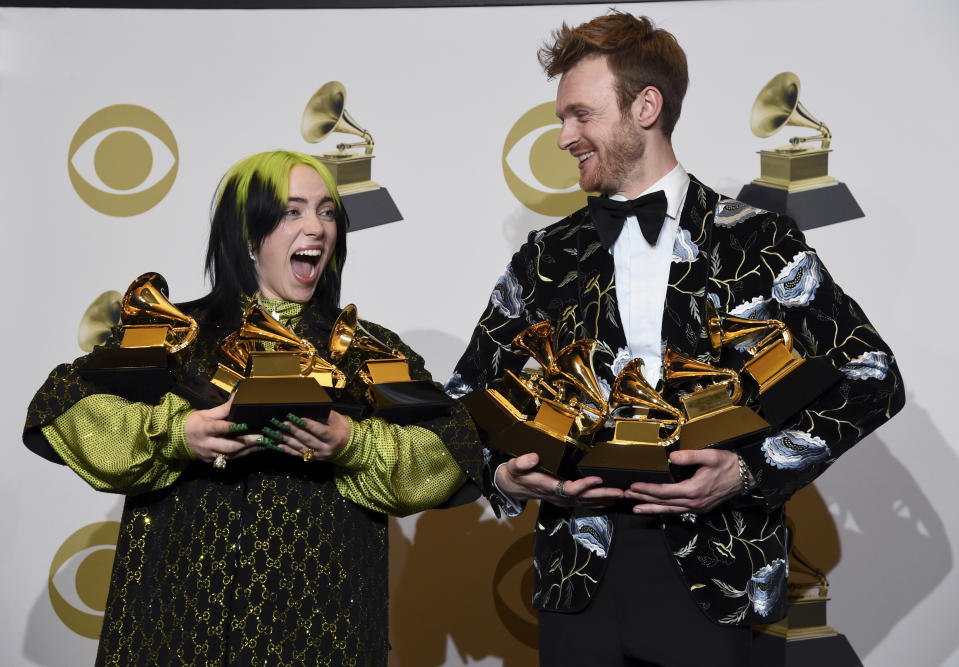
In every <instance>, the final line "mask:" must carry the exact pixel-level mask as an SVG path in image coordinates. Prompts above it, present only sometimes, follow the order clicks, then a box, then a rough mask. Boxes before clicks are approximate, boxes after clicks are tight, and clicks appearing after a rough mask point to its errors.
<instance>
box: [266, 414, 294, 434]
mask: <svg viewBox="0 0 959 667" xmlns="http://www.w3.org/2000/svg"><path fill="white" fill-rule="evenodd" d="M270 423H271V424H273V425H274V426H276V427H277V428H278V429H280V430H281V431H286V432H287V433H289V432H290V425H289V424H284V423H283V422H281V421H280V420H279V419H277V418H276V417H270Z"/></svg>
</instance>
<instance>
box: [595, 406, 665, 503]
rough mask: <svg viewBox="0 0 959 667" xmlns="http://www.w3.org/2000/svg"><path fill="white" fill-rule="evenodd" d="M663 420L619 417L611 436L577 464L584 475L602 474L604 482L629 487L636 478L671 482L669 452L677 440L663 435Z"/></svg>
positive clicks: (606, 484) (599, 475) (604, 483)
mask: <svg viewBox="0 0 959 667" xmlns="http://www.w3.org/2000/svg"><path fill="white" fill-rule="evenodd" d="M661 426H662V425H661V424H660V423H659V422H656V421H645V420H640V419H617V420H616V430H615V431H614V434H613V437H612V439H611V440H607V441H605V442H597V443H595V444H593V445H592V446H591V447H590V448H589V450H588V451H587V452H586V453H585V454H584V455H583V457H582V458H581V459H580V461H579V464H578V465H577V467H578V468H579V472H580V474H582V475H583V476H584V477H589V476H592V475H595V476H597V477H601V478H602V480H603V485H604V486H611V487H615V488H619V489H627V488H629V486H630V485H631V484H632V483H633V482H655V483H669V482H673V481H675V480H674V479H673V475H672V473H671V472H670V466H669V455H670V453H672V452H673V451H674V450H675V449H676V443H675V442H672V443H668V444H667V443H664V442H662V441H660V439H659V432H660V428H661Z"/></svg>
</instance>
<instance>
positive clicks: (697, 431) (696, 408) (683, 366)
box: [663, 347, 769, 449]
mask: <svg viewBox="0 0 959 667" xmlns="http://www.w3.org/2000/svg"><path fill="white" fill-rule="evenodd" d="M663 368H664V379H665V382H666V384H672V385H685V386H686V387H687V388H688V387H690V386H691V387H692V390H691V391H689V392H688V393H685V394H681V395H680V396H679V401H680V403H682V406H683V411H684V412H685V417H686V418H685V421H684V423H683V432H682V435H680V438H679V448H680V449H700V448H701V447H706V446H710V445H717V446H721V447H724V448H734V447H735V446H736V445H738V444H741V443H742V441H743V439H745V438H747V437H748V438H753V439H754V438H755V434H756V433H758V432H760V431H765V430H766V429H768V428H769V423H768V422H766V420H765V419H763V418H762V417H760V416H759V415H758V414H756V412H755V411H754V410H752V409H751V408H748V407H746V406H744V405H737V403H738V402H739V399H740V398H741V397H742V395H743V389H742V382H741V381H740V379H739V373H737V372H736V371H734V370H732V369H729V368H719V367H717V366H713V365H712V364H707V363H705V362H702V361H699V360H697V359H694V358H693V357H690V356H689V355H686V354H683V353H682V352H680V351H679V350H677V349H675V348H673V347H667V348H666V354H665V357H664V359H663Z"/></svg>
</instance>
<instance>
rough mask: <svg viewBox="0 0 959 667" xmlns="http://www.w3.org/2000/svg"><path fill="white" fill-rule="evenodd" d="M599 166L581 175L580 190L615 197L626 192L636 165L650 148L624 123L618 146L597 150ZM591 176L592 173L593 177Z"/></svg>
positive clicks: (630, 123)
mask: <svg viewBox="0 0 959 667" xmlns="http://www.w3.org/2000/svg"><path fill="white" fill-rule="evenodd" d="M593 148H594V150H596V164H595V165H593V168H592V169H591V170H589V171H584V172H582V174H581V175H580V179H579V187H580V188H582V190H583V191H584V192H599V193H601V194H604V195H612V194H616V193H617V192H621V191H623V190H625V189H626V187H627V185H628V180H629V177H630V174H631V172H632V171H633V168H634V167H635V166H636V163H637V162H639V161H640V159H642V157H643V154H644V153H645V152H646V144H645V142H644V141H643V137H642V136H641V135H640V133H639V131H638V130H636V128H635V127H634V126H633V124H632V122H630V120H629V119H621V120H620V123H619V128H618V131H617V135H616V142H615V143H612V144H610V145H606V146H603V147H602V151H600V150H599V147H596V146H594V147H593ZM590 172H591V173H590Z"/></svg>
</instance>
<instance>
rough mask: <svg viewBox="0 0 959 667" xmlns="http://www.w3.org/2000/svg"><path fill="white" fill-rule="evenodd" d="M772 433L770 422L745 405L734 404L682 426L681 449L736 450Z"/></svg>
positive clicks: (680, 435) (680, 434)
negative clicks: (767, 432)
mask: <svg viewBox="0 0 959 667" xmlns="http://www.w3.org/2000/svg"><path fill="white" fill-rule="evenodd" d="M768 430H769V422H767V421H766V420H765V419H763V418H762V417H760V416H759V415H758V414H756V412H755V411H753V410H751V409H750V408H748V407H746V406H744V405H733V406H730V407H728V408H726V409H725V410H722V411H721V412H714V413H712V414H709V415H704V416H702V417H698V418H696V419H691V420H689V421H687V422H686V423H685V424H683V428H682V430H681V431H680V433H679V448H680V449H701V448H703V447H719V448H720V449H735V448H736V447H738V446H739V445H741V444H744V443H745V442H748V441H752V440H755V438H756V437H757V436H758V435H759V434H762V433H765V432H766V431H768Z"/></svg>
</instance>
